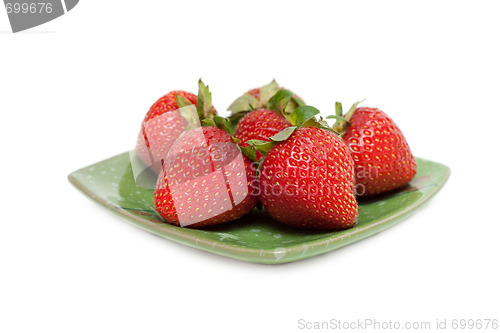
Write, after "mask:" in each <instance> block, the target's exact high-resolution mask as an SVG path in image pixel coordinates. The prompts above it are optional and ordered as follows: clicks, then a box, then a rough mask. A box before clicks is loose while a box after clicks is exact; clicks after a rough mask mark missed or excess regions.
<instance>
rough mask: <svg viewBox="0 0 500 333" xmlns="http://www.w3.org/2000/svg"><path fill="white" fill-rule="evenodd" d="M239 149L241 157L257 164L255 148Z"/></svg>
mask: <svg viewBox="0 0 500 333" xmlns="http://www.w3.org/2000/svg"><path fill="white" fill-rule="evenodd" d="M240 149H241V152H242V153H243V155H245V156H246V157H248V158H249V159H250V161H252V162H257V153H256V149H255V147H253V146H246V147H240Z"/></svg>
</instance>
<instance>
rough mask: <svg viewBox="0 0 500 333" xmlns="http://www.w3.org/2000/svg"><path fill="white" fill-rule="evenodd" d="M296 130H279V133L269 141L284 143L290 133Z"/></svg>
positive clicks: (289, 128)
mask: <svg viewBox="0 0 500 333" xmlns="http://www.w3.org/2000/svg"><path fill="white" fill-rule="evenodd" d="M297 128H298V127H297V126H291V127H287V128H285V129H284V130H281V131H280V132H278V133H276V134H275V135H273V136H272V137H270V138H269V139H271V141H272V142H282V141H286V140H287V139H288V138H289V137H290V135H292V133H293V132H295V130H296V129H297Z"/></svg>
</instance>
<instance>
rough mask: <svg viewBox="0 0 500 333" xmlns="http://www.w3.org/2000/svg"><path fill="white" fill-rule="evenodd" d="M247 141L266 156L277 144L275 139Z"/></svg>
mask: <svg viewBox="0 0 500 333" xmlns="http://www.w3.org/2000/svg"><path fill="white" fill-rule="evenodd" d="M247 143H248V144H249V145H250V146H251V147H253V148H254V149H256V150H257V151H258V152H259V153H261V154H262V155H264V156H265V155H266V154H267V153H268V152H269V151H270V150H271V148H273V147H274V146H275V145H276V142H274V141H263V140H248V141H247Z"/></svg>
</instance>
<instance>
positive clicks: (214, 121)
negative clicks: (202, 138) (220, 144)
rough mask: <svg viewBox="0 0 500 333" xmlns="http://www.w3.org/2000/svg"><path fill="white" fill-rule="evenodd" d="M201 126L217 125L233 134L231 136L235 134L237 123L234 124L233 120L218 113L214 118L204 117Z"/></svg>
mask: <svg viewBox="0 0 500 333" xmlns="http://www.w3.org/2000/svg"><path fill="white" fill-rule="evenodd" d="M201 126H213V127H217V128H220V129H221V130H223V131H224V132H227V133H229V134H231V136H232V135H233V134H234V130H235V129H236V125H234V124H232V123H231V120H229V119H228V118H224V117H222V116H218V115H215V116H213V118H206V119H203V120H202V121H201Z"/></svg>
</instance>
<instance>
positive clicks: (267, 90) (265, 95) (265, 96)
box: [259, 79, 280, 106]
mask: <svg viewBox="0 0 500 333" xmlns="http://www.w3.org/2000/svg"><path fill="white" fill-rule="evenodd" d="M279 90H280V86H279V84H278V83H277V82H276V80H274V79H273V80H272V81H271V83H268V84H266V85H265V86H262V87H260V96H259V99H260V101H261V102H262V103H263V104H264V106H265V105H266V103H267V102H268V101H269V100H270V99H271V97H273V96H274V95H275V94H276V93H277V92H278V91H279Z"/></svg>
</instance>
